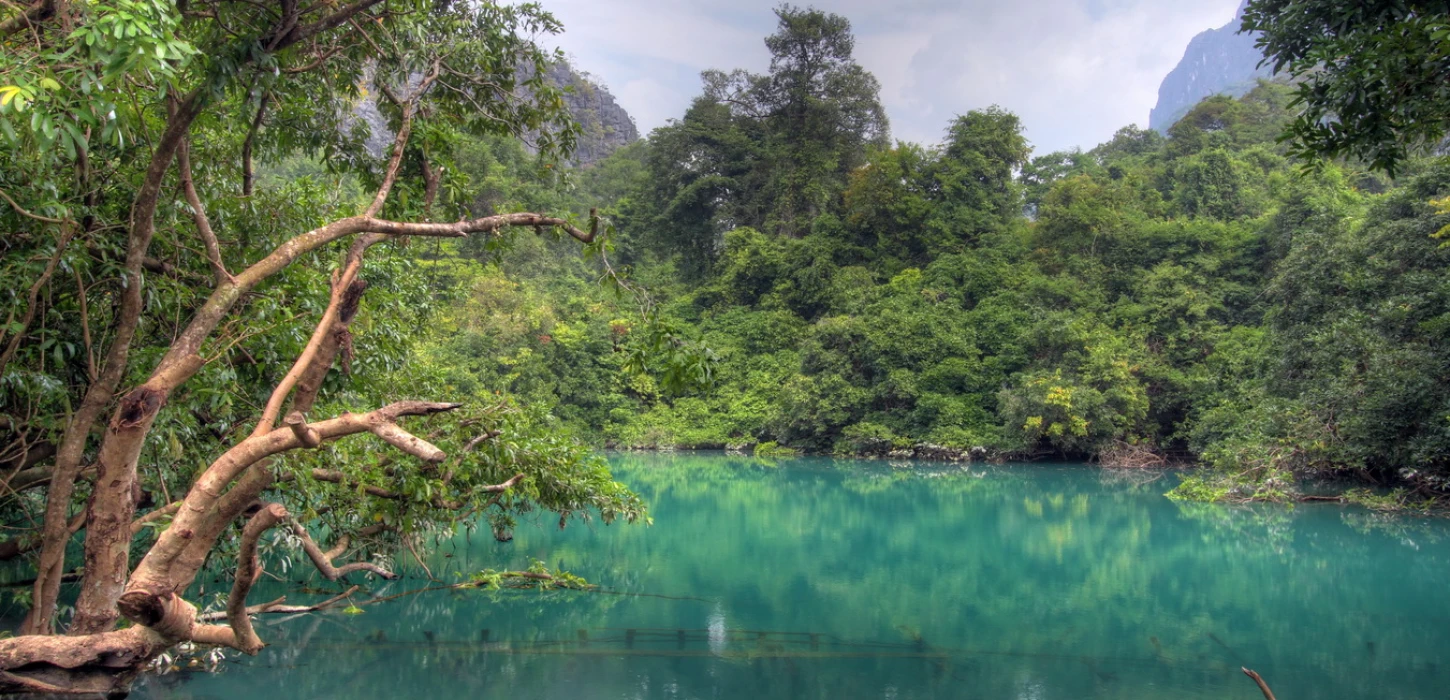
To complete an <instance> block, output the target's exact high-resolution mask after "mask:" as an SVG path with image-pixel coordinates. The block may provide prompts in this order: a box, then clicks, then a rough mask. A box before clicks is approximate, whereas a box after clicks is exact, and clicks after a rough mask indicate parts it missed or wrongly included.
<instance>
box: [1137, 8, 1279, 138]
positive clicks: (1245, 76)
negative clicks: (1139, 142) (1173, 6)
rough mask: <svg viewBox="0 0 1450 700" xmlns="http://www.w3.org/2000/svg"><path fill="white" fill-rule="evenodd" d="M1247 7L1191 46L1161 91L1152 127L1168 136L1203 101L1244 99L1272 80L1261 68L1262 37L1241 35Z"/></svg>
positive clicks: (1264, 68) (1164, 82)
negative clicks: (1222, 96) (1264, 81)
mask: <svg viewBox="0 0 1450 700" xmlns="http://www.w3.org/2000/svg"><path fill="white" fill-rule="evenodd" d="M1247 4H1248V0H1244V3H1243V5H1240V6H1239V11H1238V14H1236V15H1234V19H1233V21H1232V22H1229V23H1228V24H1225V25H1224V26H1222V27H1219V28H1218V29H1210V30H1208V31H1206V32H1203V33H1202V34H1199V35H1198V36H1196V37H1193V40H1192V41H1190V42H1188V50H1187V51H1185V52H1184V54H1183V60H1181V61H1179V62H1178V66H1177V67H1176V68H1174V69H1173V71H1172V72H1170V73H1169V74H1168V77H1166V78H1164V79H1163V84H1162V85H1160V86H1159V87H1158V106H1156V107H1154V108H1153V111H1152V113H1151V114H1150V116H1149V117H1148V126H1149V127H1151V128H1153V129H1157V130H1158V131H1161V132H1166V131H1168V128H1169V127H1171V126H1173V124H1174V123H1175V122H1177V121H1178V120H1179V119H1180V118H1182V117H1183V115H1184V114H1187V113H1188V110H1190V109H1193V106H1194V105H1196V104H1198V103H1199V102H1201V101H1202V100H1203V98H1205V97H1209V96H1212V95H1219V94H1226V95H1230V96H1233V97H1242V96H1244V95H1245V94H1247V93H1248V92H1249V91H1250V90H1252V89H1254V87H1255V86H1256V85H1258V82H1259V79H1260V78H1269V77H1272V75H1273V70H1272V69H1271V68H1270V67H1268V66H1265V67H1263V68H1260V67H1259V61H1260V60H1261V59H1263V54H1262V53H1260V52H1259V50H1258V49H1257V48H1254V41H1255V40H1256V39H1257V37H1258V35H1257V34H1256V33H1249V34H1239V33H1238V31H1239V24H1240V22H1241V21H1242V18H1243V13H1244V6H1245V5H1247Z"/></svg>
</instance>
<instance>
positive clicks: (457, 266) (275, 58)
mask: <svg viewBox="0 0 1450 700" xmlns="http://www.w3.org/2000/svg"><path fill="white" fill-rule="evenodd" d="M558 30H559V25H558V23H557V22H556V21H555V20H554V19H553V18H552V17H551V16H550V15H548V14H547V13H545V12H543V11H542V10H541V9H539V8H538V7H537V6H534V5H520V6H497V5H493V4H476V3H475V4H470V3H455V4H449V3H442V4H438V3H430V2H424V3H409V2H391V1H390V2H387V3H380V2H375V1H373V0H362V1H361V2H355V3H351V4H335V3H318V4H313V5H308V6H303V5H299V4H296V3H281V4H277V5H268V4H265V3H250V4H248V3H243V4H228V3H209V2H196V1H195V0H194V1H193V2H190V3H178V4H169V3H146V2H140V3H138V2H134V1H133V0H118V2H101V1H98V2H82V3H57V2H51V1H50V0H37V2H35V3H33V4H30V5H17V4H11V5H7V6H6V8H5V9H4V10H0V74H3V75H4V78H3V79H0V80H3V86H0V137H3V139H4V141H5V150H6V153H7V160H6V162H5V164H4V166H3V168H0V195H3V197H0V199H3V200H4V205H3V206H0V226H4V227H5V229H6V230H8V231H13V232H14V233H12V234H7V236H6V237H5V239H4V241H3V243H0V252H3V259H0V265H3V270H4V274H3V276H0V287H3V290H4V291H3V295H0V298H3V300H4V301H3V303H4V308H3V318H5V323H4V325H3V327H0V348H3V350H0V385H3V386H4V387H5V389H4V391H0V465H3V467H4V469H5V470H6V479H7V483H8V484H9V485H10V489H9V491H8V493H9V495H8V496H7V497H6V498H5V499H4V500H3V501H0V510H3V514H4V517H5V518H6V522H7V523H10V524H12V525H17V526H18V525H19V524H20V523H38V526H37V527H34V528H33V529H30V530H25V531H21V532H18V533H16V534H15V535H13V536H12V537H11V538H10V539H9V540H7V541H5V542H4V543H0V550H3V551H0V554H3V555H4V556H6V557H7V558H15V557H17V556H20V555H23V554H26V553H32V552H33V553H37V555H38V556H37V560H36V563H37V574H38V575H37V578H36V582H35V585H34V588H33V591H32V592H31V611H30V615H29V617H28V618H27V620H26V622H25V625H24V627H23V628H22V633H23V636H19V637H15V638H12V639H6V640H3V641H0V668H3V669H4V670H6V671H7V672H6V673H5V674H4V678H3V680H0V689H3V690H7V691H10V690H18V691H26V690H28V691H35V690H44V691H51V690H55V689H56V688H63V689H66V690H74V691H86V692H109V691H111V690H112V688H113V685H114V684H115V683H116V682H118V676H117V675H116V672H117V671H123V672H124V671H126V670H127V667H134V666H136V665H139V664H144V663H146V661H147V660H149V659H151V658H153V657H155V656H156V655H157V654H159V653H161V652H163V651H165V650H166V649H167V648H169V647H171V646H173V645H175V644H178V643H181V642H188V641H191V642H202V643H209V644H219V645H224V646H231V647H234V648H236V649H239V650H242V651H245V652H249V653H254V652H255V651H256V650H257V649H259V648H260V647H261V645H262V641H261V639H260V638H259V637H258V635H257V633H256V632H255V630H254V629H253V627H252V625H251V623H250V621H249V614H250V612H251V611H249V609H248V607H247V605H246V602H247V594H248V592H249V590H250V588H251V585H252V583H253V582H254V581H255V579H256V577H257V575H258V573H259V566H260V564H259V560H258V559H257V552H258V541H259V539H260V538H261V536H262V535H263V534H264V533H265V532H266V531H267V530H269V529H270V528H272V527H276V526H279V525H283V526H285V527H287V528H288V529H289V530H290V531H291V532H292V534H293V536H294V537H295V538H297V540H298V541H300V542H301V543H302V546H303V549H304V551H305V553H306V554H307V555H308V557H309V558H310V559H311V560H312V561H313V562H314V563H315V564H316V566H317V567H318V569H319V570H320V571H321V572H322V574H323V575H324V576H325V577H326V578H329V579H333V580H336V579H337V578H338V577H339V576H342V575H344V574H347V573H349V572H355V571H368V572H372V573H373V574H375V575H378V576H383V577H390V576H391V575H392V574H391V573H390V572H389V571H388V570H386V569H385V568H382V567H380V566H378V565H377V564H374V563H372V562H370V561H368V559H369V557H370V555H371V554H373V553H382V554H386V553H388V552H391V551H393V550H394V549H395V548H397V547H404V546H412V545H413V544H414V542H415V540H422V539H423V538H424V537H425V536H426V535H427V533H430V532H433V531H435V528H439V527H443V528H445V529H446V528H449V527H451V526H452V525H453V524H455V523H458V522H460V521H464V520H468V519H469V518H470V514H473V513H482V514H484V515H487V516H488V517H490V518H494V519H495V521H496V522H500V523H507V522H508V520H509V518H510V517H511V515H510V514H511V513H516V512H521V511H526V510H529V509H533V508H543V509H549V510H553V511H556V512H558V513H559V514H560V517H561V518H569V517H581V518H586V517H594V516H595V515H596V514H597V515H598V516H602V517H603V518H604V519H605V520H612V519H614V518H616V517H619V518H623V519H626V520H634V519H637V518H640V517H643V510H642V505H641V504H640V503H639V501H638V499H637V498H635V497H634V496H633V494H631V493H629V492H628V490H627V489H624V488H623V487H621V486H619V485H618V484H615V483H614V482H612V481H611V480H610V479H609V477H608V473H607V470H605V469H604V468H603V466H602V463H601V462H600V461H598V460H597V459H595V458H591V457H589V456H588V455H587V453H585V452H584V451H583V450H582V449H580V448H579V447H578V446H577V445H573V444H572V443H570V442H569V441H568V440H564V439H561V438H560V437H559V436H558V435H557V434H554V433H552V432H551V430H550V426H549V424H548V421H547V419H546V418H544V417H542V416H540V415H539V414H537V413H531V412H530V411H528V410H525V409H521V408H518V407H517V406H516V405H515V404H514V403H513V402H511V401H510V400H508V399H507V398H503V397H499V396H496V395H493V394H491V393H489V392H485V391H460V390H459V388H458V386H456V384H454V383H453V382H451V381H449V374H448V373H447V372H446V371H445V369H444V368H442V367H439V366H438V365H437V364H436V363H433V362H430V358H429V357H422V358H418V357H413V354H414V353H413V351H414V350H415V349H416V348H415V344H414V343H413V342H410V336H412V335H415V334H417V335H426V334H425V333H423V332H422V331H423V328H424V324H425V323H426V321H427V320H428V319H429V318H430V317H433V314H434V313H435V312H436V311H437V305H439V304H441V303H442V300H440V299H439V297H443V298H444V299H446V298H447V296H448V295H447V293H446V291H445V290H441V289H439V288H430V283H434V284H437V283H451V282H461V283H465V284H469V283H472V282H473V281H475V280H476V273H475V271H474V270H472V269H470V268H469V267H468V266H467V265H466V264H463V263H461V262H460V261H458V260H456V259H454V258H452V257H450V254H451V253H452V251H451V250H445V249H444V248H443V247H442V246H443V243H442V242H441V240H440V239H451V238H460V237H464V236H469V235H473V236H476V237H479V238H484V239H495V240H503V239H506V238H508V236H507V235H506V234H505V232H506V231H507V230H509V229H510V228H512V227H526V228H531V229H534V230H536V231H538V232H539V233H547V232H550V231H552V232H554V233H555V234H557V235H558V236H560V237H564V236H567V237H569V238H571V239H577V240H578V241H579V242H583V243H584V244H585V245H586V252H587V253H590V254H592V255H594V256H595V259H596V260H600V259H601V258H602V257H603V256H606V255H607V252H608V248H607V246H606V245H605V244H604V241H603V240H602V239H603V235H602V234H603V232H601V231H600V230H599V228H598V227H599V222H598V219H597V218H592V219H591V220H590V221H589V223H588V224H584V223H580V224H579V225H576V224H575V223H572V222H571V220H570V219H566V218H563V217H556V216H545V215H541V214H533V213H519V214H514V213H494V212H489V213H487V214H477V215H475V214H473V213H471V212H469V211H468V207H469V206H470V205H471V206H475V207H479V208H487V209H496V208H498V207H501V206H503V205H504V202H505V201H506V200H508V199H514V198H543V196H544V195H543V194H542V193H541V192H539V191H537V190H534V191H529V188H527V187H525V188H522V189H521V190H520V191H510V188H511V187H512V185H513V183H499V184H500V185H501V186H500V187H498V188H496V191H494V190H493V189H491V187H490V186H488V185H487V184H486V183H485V186H483V187H481V188H480V190H479V191H481V192H482V193H483V199H482V200H481V201H480V200H479V199H478V198H476V197H474V196H473V194H475V193H476V192H474V193H471V192H470V191H469V187H470V184H469V181H468V179H467V178H466V176H464V175H461V174H460V173H461V172H462V171H465V170H468V171H472V172H474V173H480V172H486V171H487V170H488V169H489V168H490V167H493V164H487V163H488V161H489V159H490V158H493V159H494V161H498V160H499V158H498V156H500V155H504V156H508V157H510V158H512V157H515V156H517V155H518V152H516V151H514V152H508V150H507V149H504V148H494V149H492V150H491V151H489V152H488V153H487V154H481V153H479V152H478V151H477V150H471V149H470V147H469V144H470V143H474V144H476V143H478V142H477V141H475V140H482V141H483V142H485V143H486V142H488V140H489V139H491V138H492V139H498V138H503V137H507V138H514V137H517V136H519V135H521V134H525V133H530V134H536V135H537V141H536V143H537V145H538V146H539V147H540V148H541V149H542V151H541V152H542V153H543V154H545V155H546V156H549V155H552V154H558V153H561V152H566V151H567V150H568V148H569V147H570V146H571V145H572V139H573V135H574V131H575V129H574V127H573V125H572V122H571V121H570V119H569V117H568V115H567V113H566V112H565V111H564V109H563V102H562V100H561V99H560V96H559V94H558V92H557V91H555V90H553V89H552V88H550V87H549V86H548V85H547V84H545V83H544V82H543V80H542V78H541V76H542V75H543V73H544V71H543V68H544V67H545V66H546V65H547V64H548V62H549V61H551V60H553V58H554V57H553V56H551V55H550V54H547V53H545V52H544V51H542V50H541V49H540V48H539V47H538V46H537V45H536V44H535V43H533V40H532V38H531V37H534V36H536V35H538V34H541V33H544V34H547V33H553V32H557V31H558ZM360 101H365V102H367V103H369V104H373V105H375V106H376V109H377V112H378V118H377V119H375V120H373V122H372V123H368V122H367V121H365V120H363V119H360V118H359V117H357V116H356V112H355V106H356V105H357V104H358V103H359V102H360ZM369 137H372V139H371V140H372V141H374V142H378V143H381V144H382V146H383V157H381V158H380V157H377V155H376V153H375V152H374V151H370V149H369V146H368V141H369ZM379 137H380V138H379ZM495 145H497V142H495ZM503 160H505V161H506V160H507V158H504V159H503ZM318 163H321V164H322V167H320V168H319V167H317V164H318ZM460 164H463V166H465V167H459V166H460ZM494 164H496V163H494ZM546 169H547V168H546ZM482 179H484V180H486V179H487V178H486V177H484V178H482ZM503 185H507V186H503ZM438 220H441V221H449V222H452V223H434V221H438ZM410 238H411V239H414V240H416V239H419V238H423V239H428V238H432V239H434V240H435V241H437V242H436V243H435V245H431V246H426V245H422V244H416V243H415V244H413V245H409V244H408V241H409V239H410ZM420 259H421V261H420ZM592 271H593V272H594V273H595V274H603V275H605V276H610V273H611V268H610V267H609V266H608V264H607V262H597V263H596V267H594V268H593V270H592ZM613 278H615V279H617V276H615V277H613ZM625 284H627V283H625ZM627 288H628V289H631V290H634V289H635V288H634V287H633V286H632V285H631V286H628V287H627ZM635 291H637V290H635ZM645 325H646V326H648V325H649V324H645ZM660 337H662V338H663V339H664V342H666V343H671V348H672V349H671V353H672V356H677V355H681V354H682V352H681V351H680V348H679V346H678V345H674V344H673V343H672V342H671V339H672V337H673V336H672V335H671V334H669V333H664V334H663V335H661V336H660ZM561 345H567V346H570V351H571V352H575V353H578V354H583V353H587V352H592V351H594V350H595V348H588V347H586V346H584V345H583V344H578V345H575V344H574V343H573V342H572V341H571V342H570V343H561ZM578 354H574V355H571V354H569V353H562V354H561V357H560V358H559V359H561V360H563V361H571V360H576V359H577V357H578ZM646 354H647V353H646ZM683 354H688V353H683ZM410 359H411V360H412V362H405V361H406V360H410ZM431 359H437V358H436V356H434V357H432V358H431ZM335 368H336V369H338V370H340V371H333V370H334V369H335ZM345 375H356V377H351V378H350V377H348V376H345ZM420 395H430V396H429V398H430V399H432V400H420ZM460 399H462V400H464V401H468V402H471V403H472V404H473V405H471V406H469V407H468V408H467V409H466V410H462V411H460V410H459V409H461V408H462V404H461V403H460V402H459V400H460ZM462 414H467V415H462ZM108 416H109V417H108ZM360 433H371V434H372V435H373V436H375V437H376V438H377V440H376V441H364V440H356V439H355V440H347V441H342V440H341V438H344V437H347V436H351V435H356V434H360ZM415 433H416V434H415ZM22 476H23V477H24V478H21V477H22ZM42 489H43V492H42ZM42 493H43V495H42ZM236 526H240V527H236ZM324 526H325V528H326V531H328V532H329V533H330V535H331V536H332V537H333V538H334V542H333V543H332V544H331V545H330V546H329V547H328V548H327V549H326V550H325V549H323V547H322V546H320V545H319V544H318V543H316V542H315V541H314V540H313V535H312V534H311V533H312V532H321V531H323V530H322V529H320V528H322V527H324ZM81 530H83V531H84V534H83V535H82V550H83V553H82V557H83V558H82V560H81V561H80V562H77V560H76V558H75V557H74V555H70V556H68V552H67V549H68V546H69V545H70V543H71V540H72V535H73V534H75V533H77V532H78V531H81ZM133 546H135V552H134V553H135V554H136V555H139V559H135V558H133V556H132V554H133ZM230 552H235V553H236V559H235V560H234V561H236V562H237V568H236V574H235V583H234V586H233V589H232V593H231V596H230V599H229V601H228V606H227V610H226V612H225V617H226V619H227V622H228V624H227V625H211V624H204V622H205V620H203V618H201V617H199V615H198V611H197V609H196V606H194V605H193V604H192V603H190V602H188V601H186V600H185V599H184V598H183V597H182V595H184V592H185V591H187V590H188V588H189V586H190V584H191V583H192V582H193V581H194V580H195V579H196V577H197V576H198V575H199V573H200V572H201V570H202V568H203V566H205V565H206V563H207V561H208V560H209V558H210V559H213V560H217V561H219V560H220V559H223V558H227V557H226V556H225V555H226V554H228V553H230ZM350 553H351V554H353V555H356V556H358V557H359V558H360V559H361V560H360V561H357V562H356V563H351V564H345V565H335V564H334V563H333V562H334V561H335V560H337V559H338V558H339V557H343V556H346V555H349V554H350ZM213 554H217V555H218V556H212V555H213ZM68 560H69V563H68ZM76 563H82V564H83V567H84V570H83V571H84V572H83V576H82V582H81V586H80V593H79V597H78V599H77V601H76V603H75V616H74V618H73V621H72V624H71V627H70V629H69V630H68V631H69V632H70V634H69V635H67V636H54V635H53V634H52V633H53V632H54V631H55V620H56V612H57V607H58V602H59V592H60V583H61V581H62V578H63V576H65V575H66V574H67V573H68V572H69V570H70V569H71V567H72V566H74V565H75V564H76ZM121 617H125V618H126V619H127V620H128V621H129V622H130V623H131V624H130V626H128V627H125V628H123V629H117V628H116V623H117V622H118V620H119V618H121ZM118 659H119V660H121V661H118ZM118 663H119V664H120V667H119V668H118V667H117V664H118ZM125 677H126V674H125V673H122V674H121V676H119V680H124V679H125Z"/></svg>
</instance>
